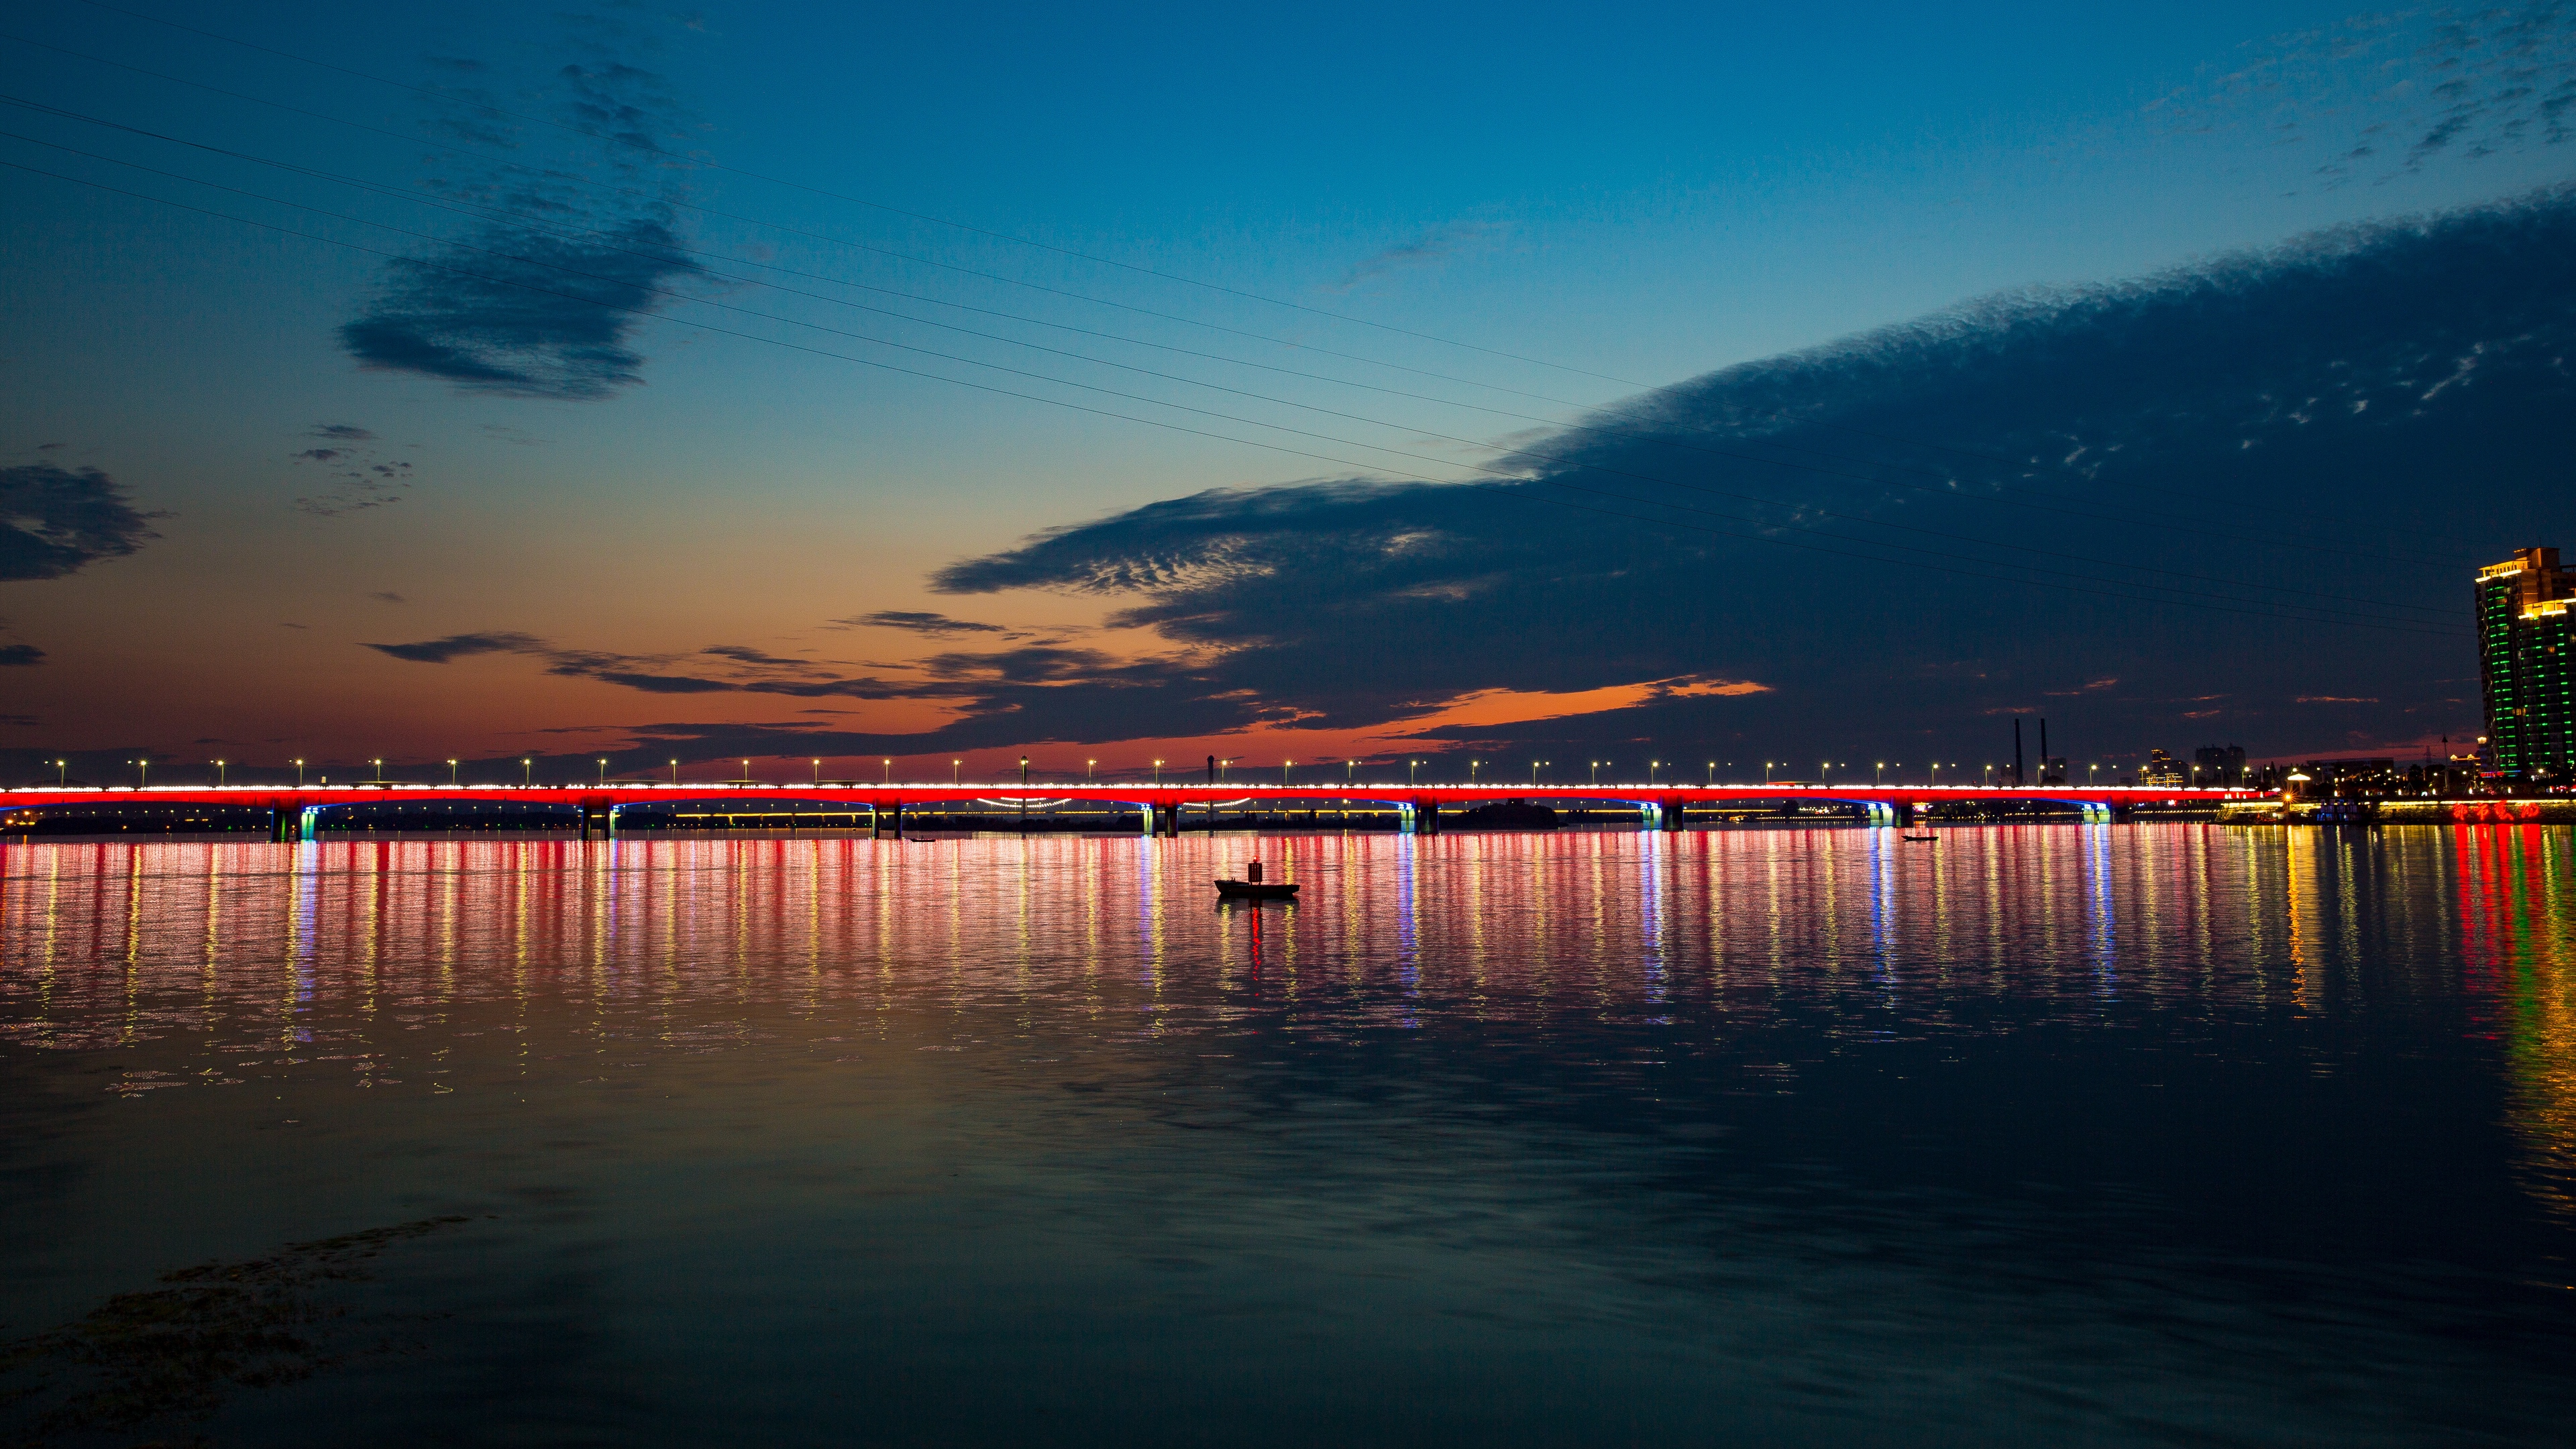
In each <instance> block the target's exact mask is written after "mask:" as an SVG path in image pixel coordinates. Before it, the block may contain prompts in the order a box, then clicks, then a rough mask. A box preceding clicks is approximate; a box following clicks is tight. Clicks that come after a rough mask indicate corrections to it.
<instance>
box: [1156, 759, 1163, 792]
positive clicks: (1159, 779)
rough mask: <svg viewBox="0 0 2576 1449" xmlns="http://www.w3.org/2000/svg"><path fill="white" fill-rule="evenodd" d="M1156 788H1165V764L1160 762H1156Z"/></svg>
mask: <svg viewBox="0 0 2576 1449" xmlns="http://www.w3.org/2000/svg"><path fill="white" fill-rule="evenodd" d="M1154 788H1155V789H1157V790H1160V789H1161V788H1163V762H1162V761H1160V760H1156V761H1155V762H1154Z"/></svg>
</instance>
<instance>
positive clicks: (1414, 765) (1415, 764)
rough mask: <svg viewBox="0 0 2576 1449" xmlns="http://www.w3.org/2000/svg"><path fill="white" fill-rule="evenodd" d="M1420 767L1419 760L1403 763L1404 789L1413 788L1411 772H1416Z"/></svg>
mask: <svg viewBox="0 0 2576 1449" xmlns="http://www.w3.org/2000/svg"><path fill="white" fill-rule="evenodd" d="M1421 766H1422V762H1421V761H1420V760H1407V761H1405V762H1404V784H1405V788H1407V789H1411V788H1412V786H1413V772H1414V771H1415V770H1417V769H1419V768H1421Z"/></svg>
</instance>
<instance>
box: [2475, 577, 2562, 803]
mask: <svg viewBox="0 0 2576 1449" xmlns="http://www.w3.org/2000/svg"><path fill="white" fill-rule="evenodd" d="M2476 598H2477V614H2478V675H2479V678H2480V680H2481V681H2482V682H2483V683H2484V684H2485V686H2486V704H2487V742H2488V746H2489V748H2490V749H2492V750H2493V751H2494V752H2495V762H2496V768H2497V769H2499V770H2501V771H2502V772H2503V773H2504V774H2505V775H2507V776H2508V777H2519V778H2523V779H2530V780H2557V781H2564V780H2566V779H2568V778H2569V776H2570V775H2571V774H2576V615H2571V614H2570V613H2569V612H2568V606H2569V604H2570V603H2576V570H2571V569H2568V568H2565V567H2563V566H2561V565H2560V564H2559V562H2558V550H2556V549H2554V548H2526V549H2522V550H2519V551H2517V552H2516V553H2515V554H2514V556H2513V557H2512V558H2510V559H2507V560H2506V561H2505V562H2503V563H2500V564H2490V565H2488V566H2487V567H2485V568H2482V569H2480V570H2478V581H2477V586H2476Z"/></svg>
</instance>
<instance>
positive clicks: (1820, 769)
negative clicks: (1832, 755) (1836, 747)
mask: <svg viewBox="0 0 2576 1449" xmlns="http://www.w3.org/2000/svg"><path fill="white" fill-rule="evenodd" d="M1833 768H1834V762H1833V761H1831V760H1818V761H1816V783H1817V784H1819V785H1821V784H1823V783H1825V776H1827V775H1828V774H1831V773H1832V772H1833Z"/></svg>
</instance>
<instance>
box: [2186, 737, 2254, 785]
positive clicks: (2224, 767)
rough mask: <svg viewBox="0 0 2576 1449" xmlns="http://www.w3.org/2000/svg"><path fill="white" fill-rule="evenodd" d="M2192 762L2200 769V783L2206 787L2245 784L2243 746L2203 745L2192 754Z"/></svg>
mask: <svg viewBox="0 0 2576 1449" xmlns="http://www.w3.org/2000/svg"><path fill="white" fill-rule="evenodd" d="M2191 760H2192V763H2193V764H2195V765H2198V766H2199V767H2200V783H2202V784H2204V785H2242V784H2244V783H2245V747H2244V746H2243V745H2202V746H2201V747H2200V748H2199V749H2196V750H2194V751H2192V752H2191Z"/></svg>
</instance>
